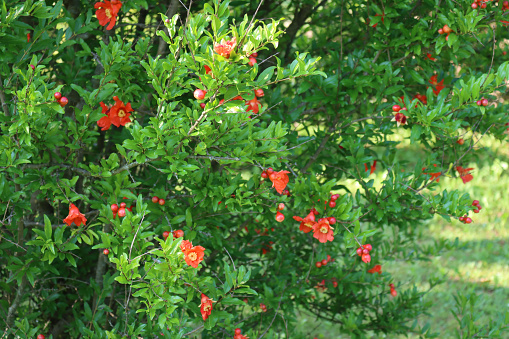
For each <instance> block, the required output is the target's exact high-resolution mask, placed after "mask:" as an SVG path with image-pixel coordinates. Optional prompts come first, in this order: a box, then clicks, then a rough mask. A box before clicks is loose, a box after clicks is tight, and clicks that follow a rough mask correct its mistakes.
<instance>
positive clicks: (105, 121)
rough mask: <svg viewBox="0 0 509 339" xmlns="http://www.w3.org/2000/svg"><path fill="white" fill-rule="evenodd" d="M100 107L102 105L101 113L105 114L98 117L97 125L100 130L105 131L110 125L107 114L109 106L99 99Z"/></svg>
mask: <svg viewBox="0 0 509 339" xmlns="http://www.w3.org/2000/svg"><path fill="white" fill-rule="evenodd" d="M101 107H102V112H101V113H103V114H106V116H105V117H102V118H101V119H99V121H97V125H98V126H99V127H101V131H106V130H108V129H110V127H111V118H110V115H109V112H110V107H109V106H106V105H105V104H104V102H102V101H101Z"/></svg>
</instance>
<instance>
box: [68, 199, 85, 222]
mask: <svg viewBox="0 0 509 339" xmlns="http://www.w3.org/2000/svg"><path fill="white" fill-rule="evenodd" d="M64 222H65V223H66V224H67V226H71V224H72V223H73V222H74V224H76V226H78V227H79V226H81V224H83V225H85V223H86V222H87V218H85V216H84V215H83V213H81V212H80V210H79V209H78V207H76V206H75V205H74V204H72V203H71V204H69V215H68V216H67V218H65V219H64Z"/></svg>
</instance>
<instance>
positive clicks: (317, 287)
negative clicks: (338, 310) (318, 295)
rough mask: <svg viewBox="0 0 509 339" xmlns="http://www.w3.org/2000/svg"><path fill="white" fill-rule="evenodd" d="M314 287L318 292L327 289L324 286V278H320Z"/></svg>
mask: <svg viewBox="0 0 509 339" xmlns="http://www.w3.org/2000/svg"><path fill="white" fill-rule="evenodd" d="M315 288H316V290H317V291H318V292H325V291H327V287H325V279H324V280H322V281H321V282H319V283H318V284H316V286H315Z"/></svg>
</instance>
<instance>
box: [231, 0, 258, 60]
mask: <svg viewBox="0 0 509 339" xmlns="http://www.w3.org/2000/svg"><path fill="white" fill-rule="evenodd" d="M262 4H263V0H261V1H260V3H259V4H258V7H257V8H256V11H255V12H254V14H253V17H252V18H251V21H250V22H249V26H247V29H246V31H245V32H244V36H242V38H241V39H240V41H239V43H238V44H237V46H236V47H235V51H237V50H238V49H239V47H240V46H241V45H242V42H244V38H245V37H246V36H247V34H248V33H249V30H250V29H251V26H252V25H253V21H254V19H255V18H256V14H258V11H259V10H260V7H261V5H262Z"/></svg>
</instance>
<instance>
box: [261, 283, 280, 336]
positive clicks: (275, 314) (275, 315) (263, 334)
mask: <svg viewBox="0 0 509 339" xmlns="http://www.w3.org/2000/svg"><path fill="white" fill-rule="evenodd" d="M285 289H286V286H285V288H283V292H282V293H281V298H279V303H278V305H277V310H276V312H275V313H274V317H273V318H272V321H271V322H270V324H269V327H267V328H266V329H265V332H263V333H262V334H261V335H260V336H259V337H258V339H261V338H263V337H264V336H265V334H266V333H267V331H268V330H269V329H270V328H271V327H272V323H274V319H276V317H277V315H278V314H279V313H278V312H279V309H280V308H281V301H283V295H284V294H285Z"/></svg>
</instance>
